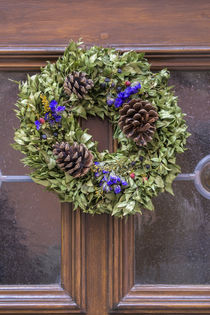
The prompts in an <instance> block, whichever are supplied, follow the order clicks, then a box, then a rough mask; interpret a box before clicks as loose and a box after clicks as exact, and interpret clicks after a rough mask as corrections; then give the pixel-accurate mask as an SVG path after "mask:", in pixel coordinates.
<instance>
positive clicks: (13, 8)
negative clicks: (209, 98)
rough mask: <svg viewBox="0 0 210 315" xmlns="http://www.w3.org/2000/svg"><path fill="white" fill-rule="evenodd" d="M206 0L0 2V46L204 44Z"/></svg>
mask: <svg viewBox="0 0 210 315" xmlns="http://www.w3.org/2000/svg"><path fill="white" fill-rule="evenodd" d="M209 14H210V2H209V1H208V0H199V1H198V0H182V1H174V0H158V1H154V0H141V1H140V0H129V1H128V0H115V1H113V0H106V1H99V0H59V1H57V0H18V1H17V0H1V1H0V39H1V41H0V44H1V45H2V46H7V47H8V46H10V45H14V44H18V45H25V44H31V45H34V44H41V45H43V46H45V45H63V44H64V45H66V44H67V43H68V41H69V39H71V38H72V39H74V40H77V39H78V38H79V37H83V39H84V42H85V43H89V44H93V43H95V44H117V45H118V44H126V45H129V44H131V43H132V44H141V45H144V46H148V45H152V46H156V45H158V46H159V45H172V46H173V45H180V46H197V45H200V46H205V45H209V33H210V23H209Z"/></svg>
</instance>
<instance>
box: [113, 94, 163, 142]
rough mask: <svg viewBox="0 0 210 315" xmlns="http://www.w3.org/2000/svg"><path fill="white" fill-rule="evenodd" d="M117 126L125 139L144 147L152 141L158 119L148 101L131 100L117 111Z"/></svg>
mask: <svg viewBox="0 0 210 315" xmlns="http://www.w3.org/2000/svg"><path fill="white" fill-rule="evenodd" d="M119 113H120V119H119V122H118V124H119V126H120V128H121V129H122V131H123V132H124V134H125V135H126V137H128V138H130V139H133V140H134V141H135V142H136V144H137V145H139V146H146V145H147V142H150V141H151V140H152V137H153V135H154V132H155V130H156V127H155V122H156V120H157V119H158V114H157V111H156V108H155V107H154V106H152V105H151V104H150V103H149V102H148V101H144V100H141V99H132V100H131V101H130V102H128V103H124V104H123V107H122V108H121V109H120V111H119Z"/></svg>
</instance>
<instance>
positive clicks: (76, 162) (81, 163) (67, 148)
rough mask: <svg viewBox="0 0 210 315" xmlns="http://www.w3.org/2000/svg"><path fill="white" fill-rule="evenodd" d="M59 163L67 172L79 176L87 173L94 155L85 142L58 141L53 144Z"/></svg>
mask: <svg viewBox="0 0 210 315" xmlns="http://www.w3.org/2000/svg"><path fill="white" fill-rule="evenodd" d="M53 154H54V155H55V156H56V163H57V165H58V166H59V167H60V168H61V169H62V170H63V171H64V172H66V173H67V174H69V175H71V176H73V177H75V178H77V177H81V176H84V175H86V174H87V172H88V171H89V170H90V167H91V166H92V164H93V155H92V153H91V152H90V151H89V150H88V149H87V148H86V146H85V145H84V144H78V143H76V142H75V143H74V144H73V145H72V146H71V145H70V144H69V143H68V142H61V143H58V142H57V143H56V144H55V145H54V146H53Z"/></svg>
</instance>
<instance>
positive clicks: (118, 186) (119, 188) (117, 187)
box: [114, 185, 121, 194]
mask: <svg viewBox="0 0 210 315" xmlns="http://www.w3.org/2000/svg"><path fill="white" fill-rule="evenodd" d="M114 192H115V194H119V193H120V192H121V187H120V185H117V186H115V187H114Z"/></svg>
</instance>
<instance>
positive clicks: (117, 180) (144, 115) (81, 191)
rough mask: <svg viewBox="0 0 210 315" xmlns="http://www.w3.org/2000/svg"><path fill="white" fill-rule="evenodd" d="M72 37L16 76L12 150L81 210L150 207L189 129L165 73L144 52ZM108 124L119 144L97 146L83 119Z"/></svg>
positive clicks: (167, 186)
mask: <svg viewBox="0 0 210 315" xmlns="http://www.w3.org/2000/svg"><path fill="white" fill-rule="evenodd" d="M80 45H81V43H79V42H78V43H75V42H73V41H71V42H70V44H69V46H68V47H67V48H66V50H65V52H64V55H63V56H62V57H61V58H59V59H58V60H57V62H56V63H54V64H52V63H48V64H47V65H46V66H45V67H44V68H42V69H41V73H39V74H35V75H32V76H28V77H27V81H26V82H19V91H20V93H19V98H18V100H17V103H16V106H17V110H16V115H17V117H18V118H19V120H20V127H19V128H18V129H17V130H16V131H15V137H14V139H15V144H14V145H13V146H14V148H15V149H17V150H19V151H21V152H22V153H24V154H25V155H26V157H24V159H23V162H24V164H25V165H28V166H29V167H31V168H32V169H33V171H32V174H31V176H32V179H33V180H34V182H36V183H38V184H41V185H43V186H45V187H46V188H47V189H48V190H50V191H54V192H56V193H57V194H58V196H59V198H60V200H61V201H62V202H73V204H74V209H78V208H80V209H82V210H83V211H84V212H86V213H91V214H95V213H97V214H100V213H109V214H111V215H115V216H117V217H122V216H126V215H129V214H135V213H137V212H138V213H141V211H142V209H144V208H147V209H150V210H153V204H152V201H151V198H152V197H153V196H156V195H157V194H158V193H160V192H163V191H165V190H166V191H168V192H170V193H173V192H172V187H171V184H172V181H173V180H174V178H175V177H176V176H177V174H178V173H179V172H180V168H179V166H178V165H176V153H177V152H178V153H181V152H183V151H184V146H185V144H186V138H187V137H188V135H189V134H188V132H187V131H186V129H187V126H186V123H185V120H184V119H183V116H184V114H183V113H182V111H181V108H180V107H179V106H178V105H177V97H176V96H174V94H173V92H172V91H171V87H168V79H169V72H168V71H167V70H165V69H164V70H161V71H160V72H158V73H152V72H151V71H150V65H149V63H148V61H147V60H146V59H145V58H144V55H143V54H142V53H137V52H135V51H129V52H125V53H122V54H121V53H120V52H118V51H116V50H115V49H112V48H102V47H97V46H94V47H92V48H90V49H83V48H81V47H80ZM90 115H91V116H98V117H100V118H101V119H108V120H109V121H110V123H111V124H112V126H113V139H115V140H116V142H117V147H118V149H117V151H116V152H113V153H110V152H109V151H108V150H105V151H103V152H99V151H98V149H97V143H96V142H94V141H93V139H92V136H91V135H90V134H89V133H88V130H82V128H81V127H80V120H81V119H80V118H83V119H88V117H89V116H90Z"/></svg>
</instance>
